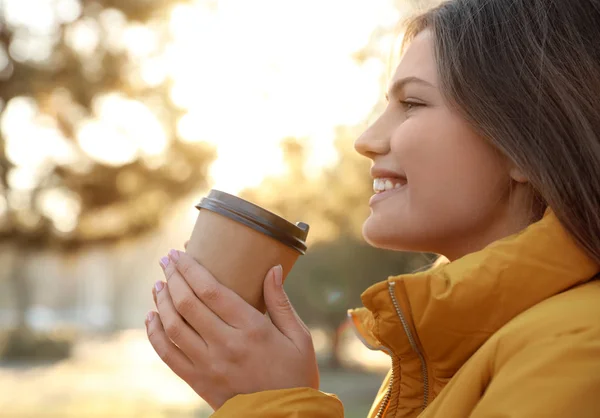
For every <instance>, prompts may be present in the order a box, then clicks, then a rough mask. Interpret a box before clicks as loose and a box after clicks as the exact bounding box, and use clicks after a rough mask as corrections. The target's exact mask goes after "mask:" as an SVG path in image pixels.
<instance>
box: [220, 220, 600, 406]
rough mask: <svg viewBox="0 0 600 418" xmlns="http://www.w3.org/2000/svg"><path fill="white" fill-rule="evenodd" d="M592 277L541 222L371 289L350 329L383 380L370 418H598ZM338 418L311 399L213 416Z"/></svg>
mask: <svg viewBox="0 0 600 418" xmlns="http://www.w3.org/2000/svg"><path fill="white" fill-rule="evenodd" d="M599 270H600V266H598V265H597V263H596V262H594V261H593V260H592V259H591V258H589V257H588V256H587V255H586V254H585V253H584V252H583V250H581V249H580V248H579V247H578V246H577V245H576V244H575V242H574V241H573V239H572V238H571V237H570V236H569V235H568V234H567V232H566V231H565V230H564V229H563V227H562V225H561V224H560V222H559V221H558V219H557V218H556V216H555V215H554V213H553V212H552V211H550V210H548V211H546V213H545V215H544V217H543V219H542V220H540V221H539V222H537V223H534V224H532V225H530V226H529V227H528V228H526V229H525V230H523V231H521V232H520V233H518V234H515V235H512V236H510V237H507V238H505V239H502V240H499V241H497V242H495V243H493V244H491V245H489V246H488V247H486V248H484V249H483V250H481V251H478V252H475V253H472V254H469V255H467V256H465V257H463V258H461V259H459V260H456V261H454V262H452V263H447V264H445V265H441V266H437V267H434V268H432V269H430V270H428V271H425V272H421V273H416V274H408V275H401V276H398V277H391V278H389V279H388V280H387V281H385V282H382V283H378V284H376V285H374V286H372V287H371V288H369V289H368V290H367V291H366V292H365V293H364V294H363V295H362V300H363V303H364V305H365V308H361V309H357V310H353V311H350V317H351V319H352V321H353V322H354V324H355V326H356V328H357V330H358V332H359V335H361V337H362V339H363V341H364V342H365V344H367V345H368V346H369V347H371V348H373V349H381V350H384V351H386V352H387V353H388V354H389V355H390V356H391V358H392V369H391V370H390V373H389V374H388V376H387V378H386V379H385V381H384V383H383V385H382V388H381V390H380V392H379V395H378V396H377V398H376V399H375V403H374V404H373V407H372V408H371V412H370V414H369V417H386V418H390V417H395V418H409V417H411V418H412V417H417V416H418V417H420V418H432V417H435V418H441V417H443V418H452V417H461V418H462V417H473V418H483V417H486V418H487V417H490V418H491V417H503V418H521V417H523V418H525V417H527V418H530V417H578V418H587V417H589V418H592V417H594V418H598V417H600V280H591V278H592V277H593V276H595V275H596V274H597V273H598V271H599ZM343 416H344V411H343V407H342V405H341V403H340V402H339V400H338V399H337V398H336V397H335V396H333V395H329V394H325V393H322V392H319V391H316V390H313V389H309V388H296V389H285V390H274V391H267V392H259V393H255V394H249V395H238V396H236V397H234V398H233V399H231V400H229V401H228V402H227V403H225V405H223V407H221V408H220V409H219V410H218V411H217V412H215V414H214V415H213V417H214V418H224V417H246V418H258V417H261V418H309V417H310V418H333V417H340V418H341V417H343Z"/></svg>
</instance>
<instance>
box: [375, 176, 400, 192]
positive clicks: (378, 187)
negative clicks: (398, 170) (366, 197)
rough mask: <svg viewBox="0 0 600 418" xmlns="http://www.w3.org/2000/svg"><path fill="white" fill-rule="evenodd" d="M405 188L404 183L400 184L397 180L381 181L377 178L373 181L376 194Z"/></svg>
mask: <svg viewBox="0 0 600 418" xmlns="http://www.w3.org/2000/svg"><path fill="white" fill-rule="evenodd" d="M402 186H403V183H398V182H397V181H396V179H381V178H377V179H375V180H373V190H374V191H375V193H380V192H383V191H386V190H394V189H399V188H400V187H402Z"/></svg>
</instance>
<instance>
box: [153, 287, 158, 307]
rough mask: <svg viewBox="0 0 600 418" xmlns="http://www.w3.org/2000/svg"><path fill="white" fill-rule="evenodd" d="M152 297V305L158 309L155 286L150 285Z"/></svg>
mask: <svg viewBox="0 0 600 418" xmlns="http://www.w3.org/2000/svg"><path fill="white" fill-rule="evenodd" d="M152 299H153V300H154V306H155V307H156V309H158V301H157V300H156V287H154V286H152Z"/></svg>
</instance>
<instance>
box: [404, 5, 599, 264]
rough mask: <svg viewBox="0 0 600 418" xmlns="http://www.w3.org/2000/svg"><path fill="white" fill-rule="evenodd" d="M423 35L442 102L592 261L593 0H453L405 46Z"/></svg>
mask: <svg viewBox="0 0 600 418" xmlns="http://www.w3.org/2000/svg"><path fill="white" fill-rule="evenodd" d="M424 29H429V30H431V31H432V33H433V35H434V43H435V54H436V61H437V66H438V72H439V78H440V84H441V88H442V91H443V93H444V94H445V96H446V98H447V100H448V101H449V102H450V103H451V104H452V105H454V106H456V108H457V109H458V110H459V111H460V112H461V113H462V114H463V116H464V117H465V118H466V119H467V120H468V121H469V122H471V123H472V125H473V126H474V127H475V129H477V130H478V131H479V132H480V134H481V135H482V136H483V137H484V138H486V139H487V140H489V141H490V143H491V144H492V145H494V146H495V147H496V148H497V149H498V150H500V152H502V153H503V154H504V155H505V156H506V157H507V158H509V159H510V160H511V161H512V162H513V163H514V164H515V165H516V166H517V167H519V168H520V169H521V171H522V172H523V173H524V174H525V175H526V176H527V178H528V180H529V184H530V186H531V187H532V188H533V192H534V193H533V195H534V196H535V197H536V199H535V202H532V210H533V212H536V215H535V216H537V217H538V218H539V217H541V215H542V214H543V211H544V209H545V208H546V206H550V207H551V208H552V210H553V211H554V213H555V214H556V216H557V217H558V219H559V220H560V221H561V223H562V224H563V225H564V227H565V228H566V229H567V230H568V231H569V233H570V234H571V235H572V236H573V237H574V238H575V240H576V241H577V242H578V243H579V244H580V245H581V247H583V248H584V249H585V250H586V251H587V253H588V254H589V255H590V256H591V257H593V258H594V259H595V260H596V261H597V262H598V263H600V0H451V1H448V2H445V3H442V4H441V5H439V6H438V7H436V8H433V9H431V10H429V11H426V12H425V13H423V14H420V15H418V16H417V17H415V18H412V19H411V20H410V21H409V24H408V26H407V30H406V33H405V37H404V44H406V43H409V42H410V41H411V39H413V38H414V36H416V34H418V33H419V32H421V31H422V30H424Z"/></svg>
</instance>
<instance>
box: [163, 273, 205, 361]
mask: <svg viewBox="0 0 600 418" xmlns="http://www.w3.org/2000/svg"><path fill="white" fill-rule="evenodd" d="M156 297H157V299H158V312H159V314H160V318H161V322H162V323H163V326H164V329H165V333H166V335H167V336H168V337H169V339H170V340H171V341H173V343H175V344H176V345H177V346H178V347H179V348H180V349H181V351H183V352H184V353H185V355H186V356H187V357H189V358H190V359H191V360H193V361H198V360H201V359H203V358H205V355H204V354H205V352H206V342H205V341H204V339H203V338H202V336H201V335H198V333H197V332H196V331H194V330H193V329H192V328H191V327H190V326H189V325H188V324H186V322H185V321H184V320H183V319H182V318H181V316H180V315H179V313H178V312H177V310H176V309H175V306H174V305H173V301H172V299H171V295H170V294H169V286H168V285H167V284H166V283H164V282H161V281H158V282H156Z"/></svg>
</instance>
